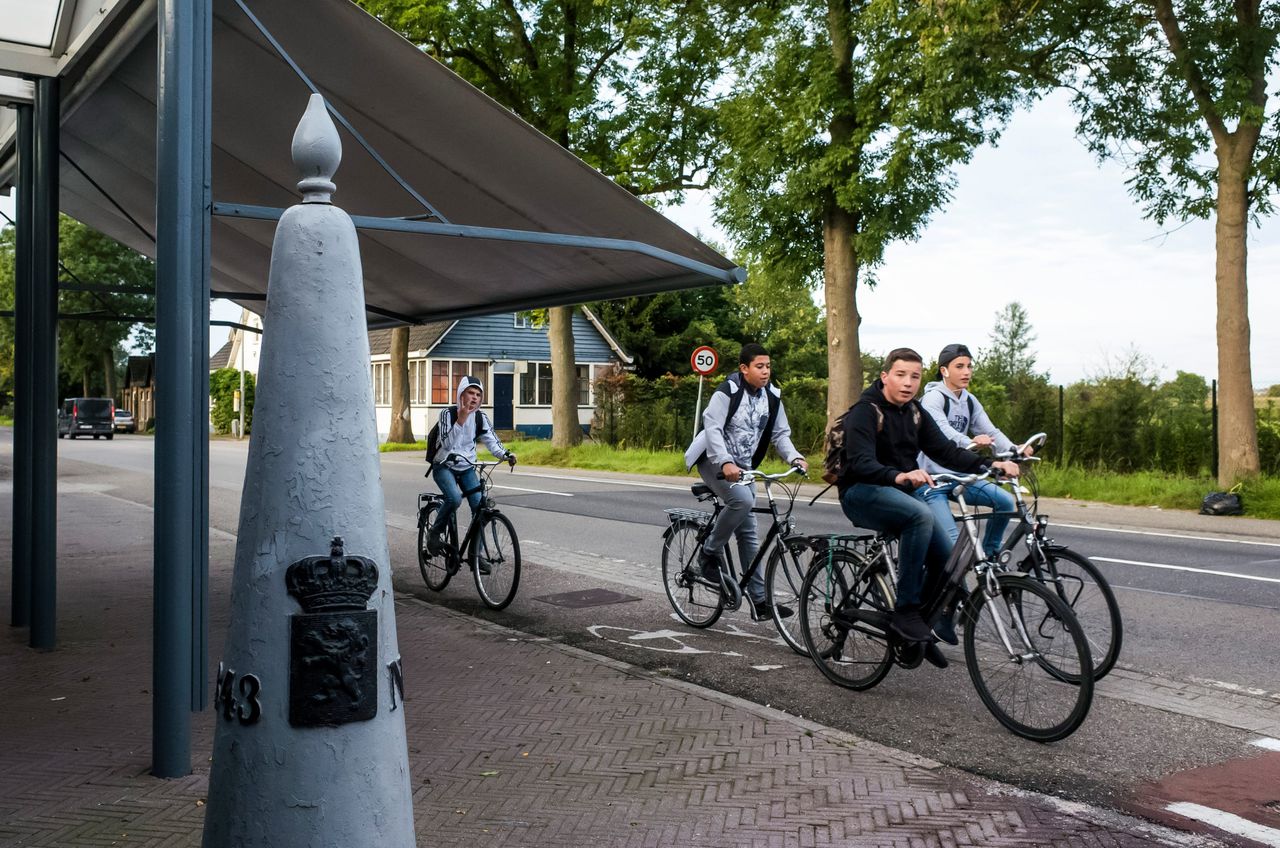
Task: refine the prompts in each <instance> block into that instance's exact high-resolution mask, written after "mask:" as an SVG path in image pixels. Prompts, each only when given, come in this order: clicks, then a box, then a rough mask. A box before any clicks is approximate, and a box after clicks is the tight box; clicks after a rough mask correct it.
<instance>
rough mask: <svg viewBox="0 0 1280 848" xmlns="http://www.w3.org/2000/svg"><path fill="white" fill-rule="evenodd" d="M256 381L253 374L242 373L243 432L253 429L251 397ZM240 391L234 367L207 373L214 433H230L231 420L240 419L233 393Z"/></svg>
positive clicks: (210, 417)
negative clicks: (243, 395)
mask: <svg viewBox="0 0 1280 848" xmlns="http://www.w3.org/2000/svg"><path fill="white" fill-rule="evenodd" d="M255 383H256V381H255V380H254V378H253V374H251V373H248V372H246V373H245V375H244V394H245V397H244V402H245V408H244V432H245V435H248V434H249V433H251V432H252V431H253V399H254V385H255ZM238 391H240V372H239V371H238V370H237V369H235V368H220V369H218V370H217V371H214V372H213V373H212V374H210V375H209V399H210V400H211V401H212V402H213V409H212V410H211V411H210V413H209V420H210V422H212V424H213V431H214V432H215V433H230V432H231V422H232V421H233V420H236V421H238V420H240V413H239V412H236V411H235V393H236V392H238Z"/></svg>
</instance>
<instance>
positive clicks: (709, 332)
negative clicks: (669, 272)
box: [591, 286, 748, 379]
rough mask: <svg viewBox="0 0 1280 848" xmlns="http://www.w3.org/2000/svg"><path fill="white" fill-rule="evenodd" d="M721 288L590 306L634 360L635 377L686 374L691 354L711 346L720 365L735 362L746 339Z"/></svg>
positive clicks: (732, 294)
mask: <svg viewBox="0 0 1280 848" xmlns="http://www.w3.org/2000/svg"><path fill="white" fill-rule="evenodd" d="M736 294H737V293H736V292H734V291H731V290H730V289H728V288H727V287H725V286H707V287H705V288H700V289H686V290H684V291H673V292H663V293H662V294H655V295H650V296H648V297H628V298H623V299H621V300H608V301H604V302H602V303H597V304H595V305H593V306H592V307H591V309H592V311H593V312H595V313H596V315H597V316H598V317H599V318H600V320H601V322H602V323H603V324H604V326H605V327H607V328H608V330H609V333H610V335H612V336H613V337H614V339H616V340H617V342H618V344H619V345H621V346H622V349H623V350H625V351H626V352H627V353H629V354H630V355H631V356H633V357H634V358H635V373H636V375H637V376H639V377H645V378H650V379H652V378H655V377H661V376H662V375H664V374H688V373H689V371H690V365H689V355H690V354H691V353H693V349H694V348H696V347H698V346H699V345H703V344H706V345H710V346H711V347H713V348H715V349H716V351H717V352H718V353H719V354H720V359H721V361H722V362H723V361H724V360H726V359H728V358H730V357H732V358H734V359H736V358H737V354H738V349H739V348H740V347H742V343H743V342H744V341H747V340H748V337H747V336H746V335H745V334H744V328H743V326H742V325H743V322H742V319H741V316H740V311H739V310H738V309H737V308H736V304H735V295H736Z"/></svg>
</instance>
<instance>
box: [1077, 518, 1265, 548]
mask: <svg viewBox="0 0 1280 848" xmlns="http://www.w3.org/2000/svg"><path fill="white" fill-rule="evenodd" d="M1052 526H1053V527H1069V528H1071V529H1072V530H1097V531H1098V532H1099V533H1128V534H1129V535H1131V536H1159V537H1161V538H1163V539H1191V540H1192V541H1196V542H1224V543H1228V544H1232V545H1260V546H1262V547H1267V548H1280V542H1259V541H1256V540H1254V539H1224V538H1222V537H1220V536H1189V535H1187V534H1186V533H1161V532H1160V531H1158V530H1126V529H1124V528H1123V527H1095V526H1094V525H1092V524H1066V523H1063V522H1060V521H1055V522H1053V523H1052Z"/></svg>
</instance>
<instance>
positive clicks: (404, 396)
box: [387, 327, 417, 444]
mask: <svg viewBox="0 0 1280 848" xmlns="http://www.w3.org/2000/svg"><path fill="white" fill-rule="evenodd" d="M387 441H388V442H401V443H404V444H412V443H413V442H415V441H417V440H416V439H415V438H413V421H411V420H410V418H409V328H408V327H396V328H395V329H393V330H392V331H391V431H390V432H389V433H387Z"/></svg>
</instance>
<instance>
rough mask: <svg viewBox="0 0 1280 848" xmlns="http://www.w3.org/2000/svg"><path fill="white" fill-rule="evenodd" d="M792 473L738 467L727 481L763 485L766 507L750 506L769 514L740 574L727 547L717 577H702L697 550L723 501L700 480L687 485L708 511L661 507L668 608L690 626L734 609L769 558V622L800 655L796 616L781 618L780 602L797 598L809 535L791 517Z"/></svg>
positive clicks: (795, 490) (796, 486)
mask: <svg viewBox="0 0 1280 848" xmlns="http://www.w3.org/2000/svg"><path fill="white" fill-rule="evenodd" d="M793 474H800V475H804V471H803V470H801V469H800V468H796V467H792V468H790V469H789V470H787V471H785V472H783V473H781V474H763V473H761V472H759V471H743V472H742V478H741V479H740V480H739V482H737V483H733V484H731V485H735V486H736V485H744V486H745V485H749V484H750V483H752V482H753V481H755V480H761V481H763V483H764V491H765V497H766V498H767V499H768V502H769V505H768V506H767V507H755V506H753V507H752V509H751V511H752V512H754V513H763V514H767V515H770V516H772V518H773V523H772V524H771V525H770V526H769V530H768V532H767V533H765V537H764V541H763V542H761V544H760V547H759V548H758V549H757V550H756V555H755V558H754V559H753V560H752V561H751V564H750V565H749V566H748V567H747V568H746V569H745V570H744V571H743V573H742V576H741V577H740V578H739V577H738V575H737V569H736V567H735V564H734V559H733V555H732V553H730V550H729V547H730V546H728V545H726V546H725V549H724V553H723V562H724V565H723V567H722V568H721V570H720V580H719V581H718V582H713V581H711V580H708V579H707V578H705V577H703V576H702V570H701V568H700V567H699V564H698V553H699V552H700V551H701V550H702V546H703V543H704V542H705V541H706V538H707V535H708V534H709V533H710V532H711V527H712V525H713V524H714V523H715V520H716V517H717V516H719V515H720V512H721V510H723V509H724V504H723V503H722V502H721V501H720V499H719V498H717V497H716V496H715V493H714V492H713V491H712V489H711V487H710V486H708V485H706V484H705V483H695V484H694V485H693V486H692V491H693V496H694V497H696V498H697V499H698V500H699V501H703V502H705V501H710V502H711V504H712V507H713V511H712V512H706V511H704V510H699V509H684V508H680V507H673V508H671V509H668V510H666V513H667V518H668V520H669V521H670V524H669V526H668V527H667V529H666V531H665V532H664V533H663V535H662V584H663V588H664V589H665V590H666V593H667V600H668V601H670V602H671V607H672V609H674V610H675V613H676V615H677V616H679V617H680V620H681V621H683V622H684V623H685V624H688V625H689V626H690V627H698V628H705V627H710V626H711V625H713V624H715V623H716V621H717V620H719V618H720V615H721V614H722V613H723V612H724V611H725V610H726V609H728V610H736V609H738V608H739V607H740V606H741V605H742V599H743V597H744V595H745V594H746V589H747V585H748V584H749V583H750V582H751V578H752V577H753V576H754V575H755V573H756V570H757V569H759V568H760V567H761V562H763V561H764V559H765V557H766V556H767V557H768V563H767V564H766V565H765V566H764V569H765V572H764V581H765V601H766V602H767V603H768V604H769V605H770V608H771V609H772V610H773V623H774V625H775V626H776V627H777V628H778V634H779V635H780V636H781V637H782V641H784V642H786V643H787V645H788V646H789V647H790V648H791V649H792V650H793V651H795V652H796V653H798V654H801V655H803V654H804V653H805V648H804V641H803V639H802V637H801V635H800V632H799V625H798V621H799V620H798V619H797V618H796V617H795V616H794V615H791V616H789V617H785V618H784V617H783V616H782V615H781V612H780V608H781V607H782V606H787V605H788V604H790V605H792V609H793V611H794V604H795V603H797V602H798V600H799V597H800V586H801V584H802V582H803V579H804V572H805V570H806V568H807V566H806V564H805V562H804V560H805V556H806V552H807V551H808V549H809V542H810V539H809V537H808V536H801V535H797V534H796V532H795V522H794V521H792V520H791V513H792V510H794V509H795V504H796V498H797V497H798V496H799V494H800V481H798V480H797V481H787V482H784V481H786V478H788V477H790V476H791V475H793ZM775 484H776V485H778V487H779V488H781V489H782V490H783V492H784V493H785V495H786V507H785V509H783V510H781V511H780V510H779V506H778V501H777V500H776V499H775V498H774V496H773V486H774V485H775Z"/></svg>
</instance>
